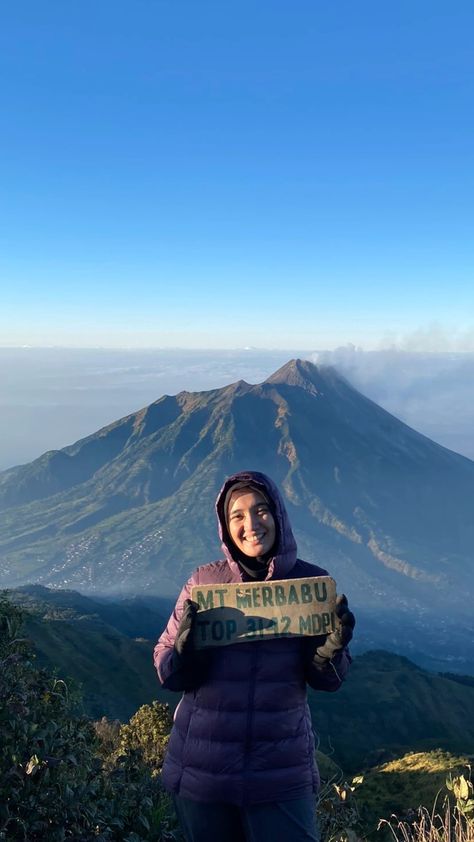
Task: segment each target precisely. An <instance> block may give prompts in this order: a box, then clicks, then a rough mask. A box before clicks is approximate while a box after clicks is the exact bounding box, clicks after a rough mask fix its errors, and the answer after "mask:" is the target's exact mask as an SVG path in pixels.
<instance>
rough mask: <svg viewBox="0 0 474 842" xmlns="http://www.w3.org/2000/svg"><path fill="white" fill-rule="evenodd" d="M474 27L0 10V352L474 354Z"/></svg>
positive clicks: (77, 6) (123, 0) (408, 21)
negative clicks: (350, 347)
mask: <svg viewBox="0 0 474 842" xmlns="http://www.w3.org/2000/svg"><path fill="white" fill-rule="evenodd" d="M473 24H474V5H473V4H472V3H471V2H467V0H459V1H458V2H455V3H450V4H448V3H446V2H444V0H443V2H440V0H417V2H415V3H414V2H413V0H409V1H408V0H397V2H396V3H381V2H380V0H359V2H357V3H354V2H353V0H339V2H337V3H336V2H327V0H326V2H322V0H294V1H293V2H291V3H289V2H288V0H271V2H269V0H259V2H255V1H254V0H252V2H249V0H239V2H235V0H227V2H225V3H223V2H222V0H219V2H210V0H200V2H198V3H197V2H196V0H173V1H172V0H133V2H132V0H128V1H127V0H113V2H111V0H100V2H96V0H68V2H67V3H64V0H42V2H41V3H38V2H37V0H16V2H15V3H7V4H5V5H4V7H3V9H2V24H1V27H0V104H1V107H0V121H1V125H0V183H1V185H2V190H1V197H0V285H1V310H0V345H2V346H17V345H20V346H22V345H27V346H34V347H35V346H61V347H70V348H74V347H77V348H80V347H103V348H132V349H133V348H135V349H140V348H163V349H166V348H176V347H180V348H184V349H193V348H194V349H216V348H222V349H238V348H248V347H251V348H256V349H265V348H267V349H268V348H272V349H275V350H279V349H292V348H304V349H308V350H314V349H327V350H329V351H333V350H334V349H336V348H338V347H339V346H342V345H346V344H347V343H353V344H354V345H355V346H357V347H361V348H363V349H364V350H365V351H370V350H380V349H384V348H398V349H404V348H408V349H411V350H413V351H473V350H474V283H473V263H474V260H473V256H474V238H473V236H472V232H473V203H474V168H473V149H474V146H473V139H474V138H473V128H474V95H473V86H474V51H473V50H472V32H473Z"/></svg>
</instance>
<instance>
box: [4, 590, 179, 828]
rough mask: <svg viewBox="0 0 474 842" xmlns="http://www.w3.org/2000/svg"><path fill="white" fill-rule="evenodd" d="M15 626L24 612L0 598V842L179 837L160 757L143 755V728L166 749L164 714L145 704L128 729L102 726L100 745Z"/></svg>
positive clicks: (70, 696)
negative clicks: (163, 785) (151, 728)
mask: <svg viewBox="0 0 474 842" xmlns="http://www.w3.org/2000/svg"><path fill="white" fill-rule="evenodd" d="M22 622H23V617H22V612H21V611H20V610H19V609H18V608H16V607H15V606H14V605H12V604H11V603H10V602H9V600H8V599H7V598H6V597H5V596H0V840H4V842H16V840H19V842H44V840H46V839H47V840H48V842H63V840H68V839H69V840H74V842H91V840H97V842H145V840H153V842H165V840H171V839H175V838H177V837H176V836H175V833H174V829H173V825H172V818H171V809H170V805H169V799H168V797H167V796H166V795H165V794H164V793H163V791H162V788H161V784H160V779H159V775H158V774H157V772H159V767H160V763H161V757H162V754H161V753H160V752H161V749H160V747H159V746H158V748H157V752H156V756H155V757H153V756H152V753H151V747H150V745H149V744H148V745H147V746H146V748H147V751H148V754H147V755H146V756H145V754H144V751H143V750H142V745H141V743H140V738H141V736H142V734H144V728H143V726H144V725H147V724H149V723H150V722H153V723H154V726H155V736H157V735H158V734H159V735H160V736H161V740H162V743H163V744H164V742H165V740H166V732H167V728H168V729H169V724H168V723H169V711H168V710H167V709H166V708H165V707H164V706H158V707H156V706H155V707H153V706H151V710H147V709H146V710H145V711H144V710H143V709H141V713H140V712H138V714H136V715H135V717H137V719H135V720H134V721H132V724H131V725H129V726H120V727H118V728H117V727H116V726H113V727H112V728H110V729H107V728H106V727H105V725H104V724H103V727H102V730H103V732H104V736H105V735H106V736H107V740H104V744H101V742H100V733H99V734H98V733H97V731H96V729H94V726H93V723H92V722H91V721H90V720H89V719H87V718H86V717H84V716H82V715H80V713H78V710H77V701H78V699H77V694H75V693H73V692H71V689H70V687H69V685H68V683H67V682H65V681H62V680H61V679H58V678H56V677H54V676H52V675H51V674H49V673H48V672H47V671H46V670H42V669H38V668H37V667H36V665H35V662H34V654H33V651H32V647H31V644H30V642H29V641H28V640H25V639H24V638H23V637H22V636H21V632H22ZM122 728H123V729H125V730H124V733H123V734H122V737H123V739H120V732H121V729H122ZM114 729H115V731H116V734H117V737H118V738H119V739H118V745H117V743H116V742H114V739H113V731H114ZM99 731H100V729H99ZM116 746H117V747H118V748H119V751H118V752H117V753H114V752H115V749H116ZM111 749H112V755H113V756H112V757H110V750H111ZM152 764H153V769H151V765H152ZM152 771H153V772H154V773H155V774H152Z"/></svg>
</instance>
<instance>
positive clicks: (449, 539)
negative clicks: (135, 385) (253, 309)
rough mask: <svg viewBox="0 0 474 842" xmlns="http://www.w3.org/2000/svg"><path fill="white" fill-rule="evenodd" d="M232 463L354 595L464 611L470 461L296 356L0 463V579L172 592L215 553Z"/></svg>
mask: <svg viewBox="0 0 474 842" xmlns="http://www.w3.org/2000/svg"><path fill="white" fill-rule="evenodd" d="M243 468H252V469H258V470H263V471H265V472H267V473H269V474H270V475H271V476H273V477H274V479H275V480H276V481H277V482H278V484H279V485H280V486H281V488H282V489H283V491H284V494H285V497H286V500H287V504H288V508H289V510H290V516H291V518H292V521H293V524H294V526H295V531H296V534H297V538H298V545H299V552H300V555H301V556H302V557H307V558H308V559H309V560H311V559H312V560H314V561H317V562H320V563H321V564H322V565H323V566H325V567H328V568H329V569H330V571H331V573H332V574H333V575H334V576H335V577H336V579H337V581H338V584H339V585H340V587H341V588H344V589H346V590H347V591H348V592H349V593H350V594H351V597H352V599H353V601H355V602H356V603H359V604H363V605H364V607H365V608H366V609H374V610H378V609H379V608H380V606H383V607H384V610H386V611H387V612H388V613H390V612H396V613H397V615H400V612H401V611H403V612H405V616H408V614H407V612H409V616H410V618H411V620H413V621H414V622H415V621H416V622H424V621H425V618H426V617H427V616H428V615H430V616H431V617H432V618H433V616H434V614H433V612H436V622H437V623H438V626H439V628H442V627H443V624H444V623H446V622H451V620H457V619H458V616H457V615H458V613H459V612H460V613H461V615H462V614H464V616H465V617H466V619H469V621H470V615H471V612H470V602H469V600H470V599H472V594H473V591H474V566H473V556H474V553H473V549H474V519H473V517H472V503H471V501H472V499H473V492H474V463H473V462H471V461H470V460H469V459H466V458H464V457H462V456H459V455H458V454H455V453H453V452H451V451H449V450H446V449H445V448H443V447H440V446H439V445H437V444H435V443H434V442H432V441H430V440H429V439H427V438H426V437H424V436H422V435H420V434H419V433H417V432H415V431H414V430H412V429H410V428H409V427H407V426H406V425H405V424H403V423H402V422H400V421H399V420H397V419H396V418H394V417H393V416H391V415H390V414H389V413H387V412H385V411H384V410H383V409H381V408H380V407H378V406H377V405H376V404H374V403H373V402H372V401H370V400H368V399H367V398H365V397H364V396H363V395H361V394H360V393H359V392H358V391H357V390H356V389H354V388H353V387H352V386H351V385H350V384H349V383H348V382H347V381H346V380H345V379H344V378H342V377H341V376H340V375H339V374H338V373H337V372H336V371H335V370H334V369H332V368H329V367H317V366H314V365H312V364H311V363H309V362H306V361H301V360H292V361H290V362H289V363H288V364H287V365H285V366H283V368H281V369H279V371H277V372H275V373H274V374H273V375H272V376H271V377H269V378H268V379H267V380H266V381H265V382H264V383H262V384H258V385H255V386H252V385H249V384H247V383H245V382H243V381H239V382H238V383H235V384H233V385H231V386H228V387H226V388H223V389H215V390H212V391H208V392H200V393H189V392H182V393H180V394H179V395H176V396H172V397H170V396H165V397H163V398H161V399H160V400H158V401H156V403H154V404H151V405H150V406H149V407H146V408H145V409H143V410H141V411H139V412H137V413H135V414H133V415H130V416H128V417H127V418H124V419H121V420H120V421H117V422H116V423H115V424H112V425H110V426H109V427H106V428H104V429H103V430H100V431H99V432H98V433H96V434H94V435H92V436H89V437H88V438H86V439H83V440H82V441H79V442H77V443H76V444H74V445H71V446H70V447H67V448H64V449H63V450H61V451H54V452H52V453H48V454H44V456H42V457H41V458H40V459H38V460H35V461H34V462H32V463H31V464H29V465H24V466H19V467H17V468H13V469H11V470H9V471H6V472H3V473H2V474H0V506H1V508H2V510H3V511H2V517H1V525H0V584H2V585H3V586H17V585H19V584H23V583H26V582H29V581H38V582H41V583H43V584H52V585H55V586H61V587H75V588H80V589H81V590H83V591H87V590H89V591H94V590H95V591H98V592H101V591H102V592H103V591H107V590H110V591H113V590H114V591H123V592H126V591H129V592H139V591H142V592H143V591H147V592H150V593H153V592H154V593H176V591H177V589H178V587H179V586H180V585H181V584H182V582H183V581H184V580H185V579H186V578H187V576H188V575H189V573H190V571H191V570H192V569H193V567H194V566H196V565H197V564H200V563H203V562H205V561H209V560H211V559H213V558H216V557H219V555H220V548H219V547H218V544H217V538H216V528H215V517H214V512H213V503H214V498H215V495H216V492H217V490H218V488H219V486H220V484H221V482H222V480H223V478H224V477H225V476H226V475H227V474H229V473H230V472H233V471H235V470H241V469H243ZM460 592H462V593H463V595H464V599H463V600H460V599H459V593H460ZM454 613H455V614H456V616H454ZM402 625H403V623H402Z"/></svg>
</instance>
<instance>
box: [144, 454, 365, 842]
mask: <svg viewBox="0 0 474 842" xmlns="http://www.w3.org/2000/svg"><path fill="white" fill-rule="evenodd" d="M216 509H217V517H218V527H219V536H220V538H221V541H222V550H223V553H224V559H223V560H221V561H216V562H212V563H211V564H206V565H203V566H202V567H199V568H198V569H197V570H196V571H195V572H194V573H193V575H192V576H191V578H190V579H189V580H188V582H187V583H186V585H185V586H184V588H183V590H182V591H181V594H180V596H179V598H178V602H177V603H176V607H175V610H174V612H173V614H172V616H171V617H170V620H169V622H168V625H167V627H166V629H165V631H164V632H163V634H162V635H161V637H160V639H159V641H158V643H157V645H156V647H155V666H156V668H157V671H158V676H159V678H160V681H161V683H162V685H163V687H165V688H167V689H169V690H177V691H184V695H183V698H182V699H181V701H180V703H179V705H178V708H177V710H176V715H175V722H174V726H173V730H172V733H171V737H170V742H169V747H168V752H167V756H166V759H165V762H164V765H163V782H164V785H165V787H166V788H167V789H168V790H169V791H170V792H172V793H173V797H174V801H175V806H176V810H177V813H178V816H179V819H180V822H181V825H182V827H183V830H184V833H185V837H186V840H187V842H222V839H226V842H254V840H262V839H272V842H303V840H305V842H308V840H313V842H317V840H318V831H317V826H316V811H315V808H316V795H317V792H318V789H319V774H318V770H317V767H316V765H315V761H314V737H313V731H312V725H311V718H310V713H309V708H308V704H307V699H306V683H308V684H310V686H311V687H313V688H314V689H316V690H326V691H332V690H337V689H338V688H339V687H340V685H341V683H342V681H343V678H344V675H345V673H346V670H347V668H348V666H349V663H350V656H349V653H348V650H347V644H348V643H349V641H350V639H351V637H352V629H353V627H354V617H353V615H352V614H351V612H350V611H349V609H348V607H347V600H346V598H345V597H344V596H342V595H341V596H340V597H338V599H337V601H336V614H337V616H338V622H337V624H336V629H335V631H333V632H332V633H328V634H321V633H319V634H316V633H314V632H313V635H311V634H309V635H308V634H306V635H301V636H300V635H299V634H291V635H287V636H284V637H279V638H274V637H270V638H268V637H267V638H262V639H260V640H258V641H255V640H252V641H248V642H238V643H234V642H230V643H229V644H228V645H225V646H217V645H216V646H215V647H214V646H209V647H208V648H205V649H198V648H196V638H195V633H196V626H197V620H196V615H197V610H198V605H197V603H195V602H192V601H191V599H190V597H191V593H192V588H193V587H195V586H198V587H200V588H202V592H203V593H204V592H205V590H206V586H210V585H221V584H224V585H231V584H232V583H236V584H241V583H243V582H252V581H255V580H258V581H262V583H263V582H268V583H269V584H268V585H263V584H262V586H261V587H262V591H263V589H264V588H268V589H270V588H269V585H270V583H271V582H272V581H273V580H282V579H290V580H303V579H304V580H307V579H312V577H320V576H326V575H327V572H326V570H323V569H322V568H321V567H317V566H316V565H313V564H309V563H308V562H305V561H302V560H301V559H299V558H297V554H296V543H295V539H294V537H293V532H292V530H291V526H290V522H289V518H288V514H287V512H286V509H285V506H284V503H283V500H282V498H281V496H280V493H279V491H278V489H277V488H276V486H275V485H274V483H273V482H272V480H271V479H269V477H267V476H265V475H264V474H261V473H257V472H253V471H248V472H243V473H239V474H235V475H234V476H232V477H230V478H229V479H228V480H226V482H225V483H224V485H223V488H222V489H221V492H220V494H219V496H218V498H217V503H216ZM300 584H301V588H302V587H303V583H302V582H300ZM274 587H275V588H276V587H277V585H276V584H275V585H274ZM290 587H291V586H290ZM207 590H209V588H208V589H207ZM300 593H301V600H302V601H303V602H308V601H310V600H311V599H312V598H313V592H309V591H308V592H307V591H304V592H303V590H301V589H300ZM317 593H319V591H317V590H315V591H314V594H317ZM303 594H304V596H303ZM296 596H297V594H296V592H295V598H296Z"/></svg>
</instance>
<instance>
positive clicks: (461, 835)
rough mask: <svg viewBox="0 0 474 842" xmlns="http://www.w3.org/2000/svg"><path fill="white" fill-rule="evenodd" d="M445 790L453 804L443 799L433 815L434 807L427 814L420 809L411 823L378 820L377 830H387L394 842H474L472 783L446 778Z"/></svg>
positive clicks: (460, 776)
mask: <svg viewBox="0 0 474 842" xmlns="http://www.w3.org/2000/svg"><path fill="white" fill-rule="evenodd" d="M446 788H447V789H448V791H449V792H452V793H453V795H454V798H455V803H454V805H453V804H452V802H451V801H450V799H449V797H447V798H446V799H445V801H444V805H443V809H442V810H441V812H436V804H435V806H434V808H433V810H432V812H431V813H430V812H429V810H427V809H426V808H425V807H421V808H420V809H419V810H418V811H417V812H416V813H414V816H413V819H412V820H411V821H398V822H396V823H394V822H389V821H386V820H385V819H382V820H381V822H380V823H379V828H381V827H387V828H389V829H390V831H391V833H392V835H393V837H394V838H395V839H396V840H397V842H474V798H473V785H472V782H471V781H470V780H469V779H467V778H466V777H465V776H464V775H458V776H456V777H452V776H451V775H449V776H448V778H447V779H446Z"/></svg>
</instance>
